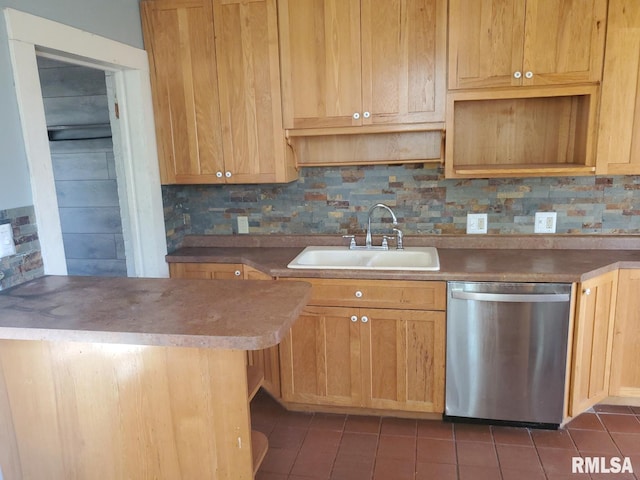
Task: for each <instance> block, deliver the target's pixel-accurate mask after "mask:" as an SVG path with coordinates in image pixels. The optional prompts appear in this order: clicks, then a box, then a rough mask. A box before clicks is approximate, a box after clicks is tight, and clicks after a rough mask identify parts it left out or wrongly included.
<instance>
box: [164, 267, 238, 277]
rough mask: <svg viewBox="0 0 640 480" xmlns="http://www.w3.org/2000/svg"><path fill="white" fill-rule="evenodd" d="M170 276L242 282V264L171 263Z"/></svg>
mask: <svg viewBox="0 0 640 480" xmlns="http://www.w3.org/2000/svg"><path fill="white" fill-rule="evenodd" d="M169 274H170V275H171V277H175V278H202V279H207V280H214V279H216V280H223V279H226V280H242V279H243V278H244V274H243V265H242V264H241V263H170V264H169Z"/></svg>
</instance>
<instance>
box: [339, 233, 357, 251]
mask: <svg viewBox="0 0 640 480" xmlns="http://www.w3.org/2000/svg"><path fill="white" fill-rule="evenodd" d="M342 238H350V239H351V241H350V242H349V249H354V248H356V236H355V235H343V236H342Z"/></svg>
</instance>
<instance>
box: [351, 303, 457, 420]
mask: <svg viewBox="0 0 640 480" xmlns="http://www.w3.org/2000/svg"><path fill="white" fill-rule="evenodd" d="M365 317H366V318H367V321H366V322H364V323H362V322H361V327H362V347H361V351H362V370H363V382H362V383H363V398H364V399H365V402H366V403H367V406H370V407H372V408H381V409H392V410H405V411H421V412H438V413H441V412H443V411H444V365H445V314H444V312H431V311H407V310H381V309H370V310H369V309H363V310H362V313H361V318H365Z"/></svg>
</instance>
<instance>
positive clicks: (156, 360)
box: [0, 340, 254, 480]
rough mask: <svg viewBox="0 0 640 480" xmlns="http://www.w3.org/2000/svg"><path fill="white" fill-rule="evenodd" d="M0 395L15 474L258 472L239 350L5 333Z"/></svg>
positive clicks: (235, 475) (234, 477)
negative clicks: (48, 339)
mask: <svg viewBox="0 0 640 480" xmlns="http://www.w3.org/2000/svg"><path fill="white" fill-rule="evenodd" d="M185 372H188V374H185ZM0 399H1V400H0V405H2V406H3V407H4V408H3V409H2V410H0V424H2V425H3V431H2V438H3V443H2V446H1V449H2V454H1V456H2V458H3V465H2V468H3V472H4V474H5V478H15V479H20V478H25V479H27V478H28V479H36V478H37V479H46V478H51V479H54V478H55V479H68V478H85V479H88V478H105V479H116V478H135V479H142V478H158V479H159V478H166V479H168V478H171V479H180V478H189V479H204V478H208V479H216V480H223V479H224V480H241V479H243V480H249V479H253V478H254V477H253V472H252V465H253V461H252V444H251V428H250V420H249V405H248V403H249V402H248V401H247V400H246V399H247V378H246V370H245V362H244V355H243V353H242V352H240V351H237V350H218V349H198V348H181V347H158V346H139V345H121V344H97V343H79V342H41V341H18V340H2V341H0ZM44 425H46V428H43V426H44ZM5 426H6V427H7V428H6V429H5V428H4V427H5ZM5 438H8V439H9V440H8V441H7V442H5V441H4V439H5ZM230 439H232V441H230ZM238 445H241V447H239V446H238ZM9 449H11V450H9ZM8 459H10V460H8ZM98 472H99V473H98Z"/></svg>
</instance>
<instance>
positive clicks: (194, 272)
mask: <svg viewBox="0 0 640 480" xmlns="http://www.w3.org/2000/svg"><path fill="white" fill-rule="evenodd" d="M169 272H170V274H171V277H172V278H201V279H205V280H214V279H216V280H221V279H226V280H273V278H272V277H271V275H268V274H266V273H263V272H261V271H259V270H256V269H255V268H252V267H249V266H247V265H243V264H242V263H196V262H194V263H171V264H169ZM247 362H248V364H249V365H250V366H255V367H258V368H259V369H260V370H262V372H263V373H264V380H263V383H262V386H263V387H264V388H265V389H266V390H267V391H268V392H269V393H271V394H272V395H273V396H275V397H280V354H279V349H278V345H275V346H273V347H270V348H267V349H264V350H253V351H250V352H247Z"/></svg>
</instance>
